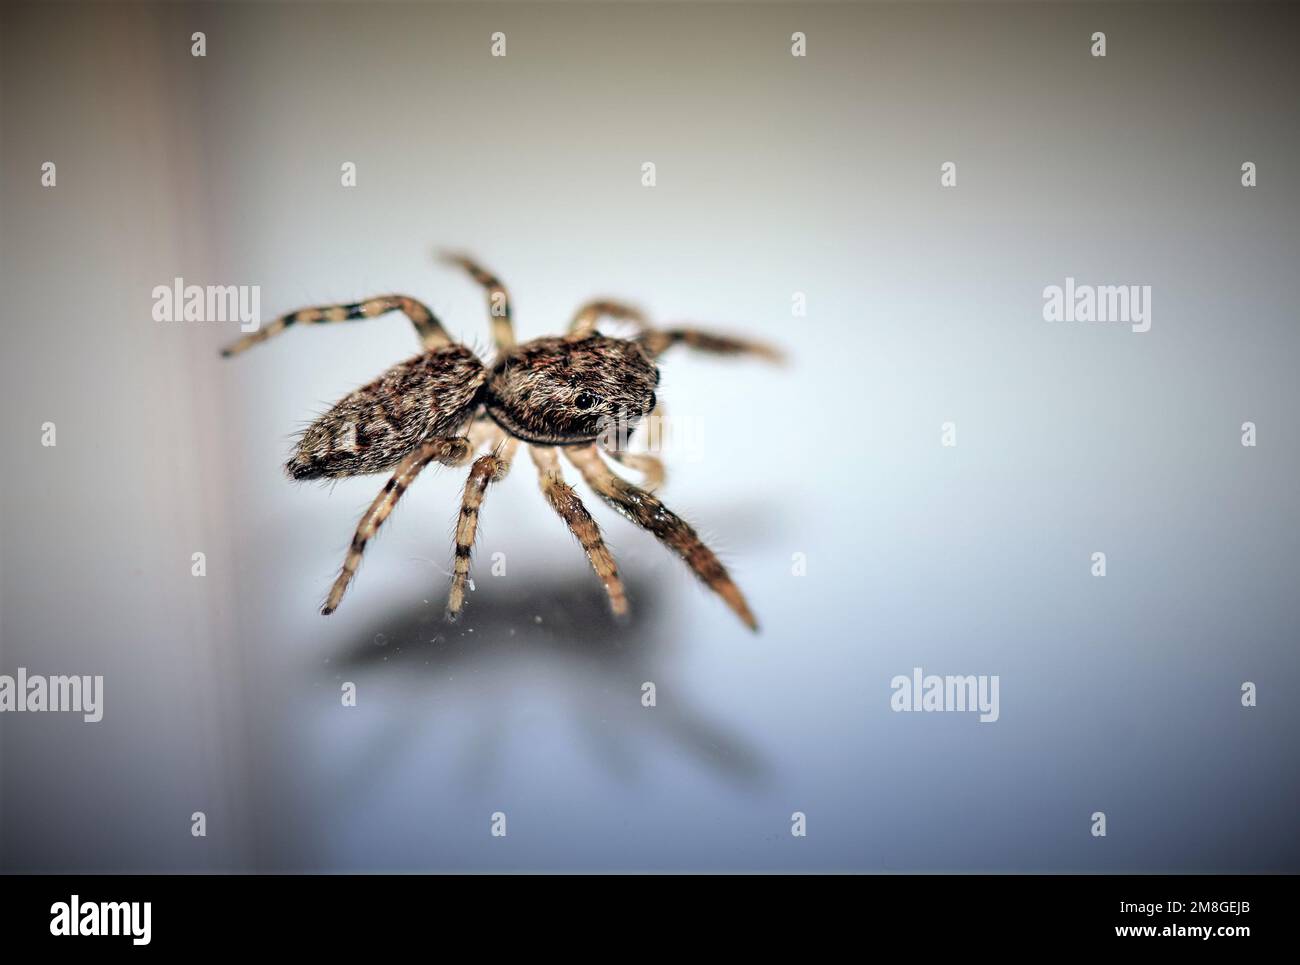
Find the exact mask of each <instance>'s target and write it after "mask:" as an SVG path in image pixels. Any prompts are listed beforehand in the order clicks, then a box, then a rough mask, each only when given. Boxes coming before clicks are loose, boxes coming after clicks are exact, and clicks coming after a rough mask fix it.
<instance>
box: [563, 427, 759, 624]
mask: <svg viewBox="0 0 1300 965" xmlns="http://www.w3.org/2000/svg"><path fill="white" fill-rule="evenodd" d="M564 454H565V456H566V457H567V458H568V460H569V461H570V462H572V463H573V464H574V465H575V466H577V467H578V469H579V471H580V472H581V473H582V477H583V478H584V479H585V480H587V485H589V486H590V487H591V488H592V489H594V490H595V491H596V492H597V493H599V494H600V496H601V497H602V498H603V499H604V500H605V502H607V503H609V504H610V505H611V506H612V507H614V509H616V510H617V511H618V512H619V513H621V514H622V515H623V516H625V517H626V518H627V519H629V520H631V521H632V522H634V523H636V524H637V525H638V526H640V527H641V528H642V529H646V530H649V531H650V532H651V533H653V534H654V535H655V536H656V537H658V538H659V540H660V541H661V542H663V543H664V544H665V545H667V546H668V547H669V548H670V549H672V550H673V551H674V552H676V553H677V555H678V556H680V557H681V558H682V559H683V560H684V561H685V562H686V565H687V566H689V567H690V568H691V570H692V571H694V573H695V575H696V576H698V577H699V578H700V579H701V580H703V581H704V583H705V585H706V586H708V587H709V589H711V590H713V592H714V593H717V594H718V596H720V597H722V599H723V601H725V602H726V604H727V606H729V607H731V609H732V611H733V612H734V613H735V614H736V616H738V617H740V619H741V621H742V622H743V623H744V624H745V626H747V627H749V628H750V629H751V630H757V629H758V621H757V620H755V619H754V614H753V613H751V612H750V610H749V604H747V603H746V602H745V597H744V594H742V593H741V592H740V588H739V587H737V586H736V584H735V583H733V582H732V580H731V577H730V576H729V575H728V574H727V570H726V567H724V566H723V565H722V563H721V561H719V560H718V557H717V556H716V555H714V552H713V550H711V549H709V548H708V547H707V546H705V545H704V543H703V541H701V540H700V537H699V536H698V535H697V534H696V532H695V530H693V529H691V527H690V526H688V525H687V524H686V523H685V522H684V521H683V520H682V519H681V518H680V517H678V516H677V515H676V514H675V513H673V512H672V511H671V510H670V509H669V508H668V507H667V506H665V505H664V504H663V503H661V502H660V501H659V500H658V499H656V498H655V497H654V496H652V495H650V493H648V492H646V491H645V490H644V489H640V488H638V487H636V486H634V485H632V484H631V483H630V482H628V481H627V480H626V479H623V478H621V477H619V476H616V475H615V474H614V473H613V472H611V471H610V469H609V467H608V466H607V465H605V462H604V460H603V459H601V458H600V452H599V450H597V449H596V447H595V446H570V447H567V448H566V449H565V450H564Z"/></svg>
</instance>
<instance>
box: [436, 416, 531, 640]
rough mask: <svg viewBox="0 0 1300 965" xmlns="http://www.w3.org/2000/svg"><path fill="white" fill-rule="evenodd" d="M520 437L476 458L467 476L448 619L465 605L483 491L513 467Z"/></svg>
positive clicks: (458, 522) (462, 499)
mask: <svg viewBox="0 0 1300 965" xmlns="http://www.w3.org/2000/svg"><path fill="white" fill-rule="evenodd" d="M518 445H519V440H518V439H515V438H514V437H513V436H511V437H507V438H506V439H504V440H503V441H502V442H501V443H500V444H499V445H498V446H497V448H496V450H494V451H493V452H490V453H488V454H486V455H483V456H479V458H478V459H476V460H474V465H473V466H472V467H471V468H470V471H469V478H468V479H466V480H465V494H464V496H463V497H462V498H461V504H460V518H459V519H458V520H457V522H456V553H455V560H454V562H453V563H452V574H451V592H450V593H449V594H448V596H447V619H448V620H451V621H453V622H454V621H455V620H457V619H458V618H459V617H460V611H461V609H462V608H463V607H464V606H465V584H466V583H467V582H468V581H469V558H470V554H471V553H472V552H473V548H474V534H475V533H476V531H477V530H478V509H479V506H481V505H482V504H483V494H484V493H486V492H487V488H488V484H489V483H494V482H500V481H501V480H502V479H504V478H505V477H506V473H508V472H509V471H510V461H511V460H512V459H513V458H514V455H515V449H516V447H518Z"/></svg>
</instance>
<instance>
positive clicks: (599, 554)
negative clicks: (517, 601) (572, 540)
mask: <svg viewBox="0 0 1300 965" xmlns="http://www.w3.org/2000/svg"><path fill="white" fill-rule="evenodd" d="M528 452H529V454H530V455H531V456H532V457H533V462H534V463H535V464H536V466H537V481H538V482H539V483H540V484H541V487H542V495H544V496H545V497H546V501H547V502H548V503H550V504H551V508H552V509H553V510H555V512H556V513H557V514H558V515H559V517H560V519H562V520H564V523H565V525H566V526H568V527H569V532H571V533H572V534H573V535H574V536H576V537H577V539H578V543H579V545H581V546H582V548H583V550H584V551H585V552H586V554H587V559H588V560H589V561H590V562H591V568H592V569H593V570H595V571H596V576H597V577H598V578H599V579H600V582H601V583H603V584H604V585H605V592H606V593H607V594H609V608H610V610H612V611H613V613H614V615H615V616H617V617H622V616H626V615H627V594H626V592H624V590H623V581H622V580H621V579H620V578H619V575H618V566H617V565H616V564H615V563H614V557H613V555H612V554H611V553H610V551H609V550H608V549H607V548H606V546H605V541H604V540H603V539H601V538H600V527H599V526H597V525H596V521H595V520H594V519H592V518H591V513H589V512H587V507H586V506H584V505H582V500H581V499H579V498H578V494H577V493H576V492H574V491H573V487H572V486H570V485H569V484H568V483H566V482H565V481H564V475H563V474H562V473H561V472H560V460H559V457H558V456H556V455H555V450H554V449H553V448H550V447H546V448H543V447H540V446H529V447H528Z"/></svg>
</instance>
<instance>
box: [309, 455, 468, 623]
mask: <svg viewBox="0 0 1300 965" xmlns="http://www.w3.org/2000/svg"><path fill="white" fill-rule="evenodd" d="M472 452H473V450H472V449H470V447H469V442H468V441H467V440H465V439H430V440H429V441H428V442H425V443H421V445H420V446H419V447H418V448H417V449H416V450H415V451H414V452H412V453H411V454H410V455H409V456H407V457H406V458H405V459H403V460H402V461H401V462H400V463H399V464H398V466H397V470H396V471H395V472H394V473H393V475H392V478H390V479H389V480H388V482H386V483H385V484H384V488H383V489H382V490H381V491H380V493H379V495H378V496H376V497H375V501H374V502H373V503H371V504H370V508H369V509H367V510H366V512H365V515H364V516H362V517H361V522H360V523H358V524H357V531H356V534H355V535H354V536H353V537H352V546H351V547H350V548H349V549H348V555H347V556H346V557H345V558H344V560H343V569H342V570H340V571H339V575H338V578H337V579H336V580H335V581H334V585H333V586H332V587H330V592H329V596H328V597H327V598H326V600H325V605H324V606H323V607H321V611H320V612H321V615H322V616H329V615H330V614H331V613H333V612H334V611H335V610H337V609H338V608H339V602H340V601H341V600H342V599H343V594H344V593H346V592H347V589H348V584H349V583H351V582H352V577H353V576H354V575H355V574H356V572H357V567H359V566H360V565H361V556H362V554H363V553H365V551H366V543H368V542H369V541H370V539H371V537H373V536H374V535H375V533H376V532H378V530H379V527H380V526H381V525H383V522H384V520H386V519H387V518H388V514H389V513H391V512H392V511H393V507H394V506H396V505H397V501H398V500H399V499H401V498H402V493H404V492H406V487H408V486H409V485H411V482H412V481H413V480H414V479H415V477H416V476H418V475H419V474H420V471H421V470H422V469H424V467H425V466H427V465H428V464H429V463H431V462H434V461H435V460H436V461H438V462H441V463H442V464H443V465H447V466H454V465H458V464H461V463H463V462H464V461H465V460H466V459H468V458H469V456H470V454H471V453H472Z"/></svg>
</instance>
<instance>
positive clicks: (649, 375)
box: [483, 334, 659, 445]
mask: <svg viewBox="0 0 1300 965" xmlns="http://www.w3.org/2000/svg"><path fill="white" fill-rule="evenodd" d="M658 383H659V369H658V368H657V367H656V366H655V364H654V362H652V361H651V360H650V357H649V355H647V354H646V351H645V349H644V348H642V347H641V345H640V344H638V343H637V342H633V341H630V340H628V339H622V338H607V337H606V336H604V335H595V334H593V335H588V336H586V337H585V338H579V339H566V338H538V339H534V340H533V341H531V342H526V343H525V344H523V345H519V346H517V347H515V348H513V349H511V350H510V351H508V352H507V353H506V354H505V355H504V356H503V357H502V358H501V360H500V361H498V362H497V364H496V365H495V366H493V368H492V377H491V378H490V379H489V380H488V384H487V391H486V394H485V396H484V400H483V401H484V404H485V405H486V407H487V412H488V415H490V416H491V417H492V418H493V419H495V420H496V421H497V422H498V423H500V425H501V427H502V428H504V429H505V430H506V432H509V433H510V434H511V435H513V436H516V437H517V438H519V439H522V440H523V441H525V442H536V443H541V444H543V445H571V444H573V443H577V442H591V441H592V440H594V439H595V438H596V437H597V436H599V435H601V434H602V432H603V431H604V430H605V428H606V427H607V426H609V425H610V424H611V423H614V422H619V423H622V424H624V425H625V426H626V429H627V431H629V432H630V431H631V430H632V429H634V428H635V427H636V424H637V423H638V422H640V421H641V419H642V418H644V417H645V416H647V415H649V414H650V412H651V411H652V410H653V409H654V407H655V386H656V385H657V384H658Z"/></svg>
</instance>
